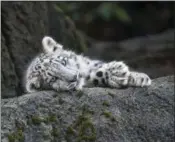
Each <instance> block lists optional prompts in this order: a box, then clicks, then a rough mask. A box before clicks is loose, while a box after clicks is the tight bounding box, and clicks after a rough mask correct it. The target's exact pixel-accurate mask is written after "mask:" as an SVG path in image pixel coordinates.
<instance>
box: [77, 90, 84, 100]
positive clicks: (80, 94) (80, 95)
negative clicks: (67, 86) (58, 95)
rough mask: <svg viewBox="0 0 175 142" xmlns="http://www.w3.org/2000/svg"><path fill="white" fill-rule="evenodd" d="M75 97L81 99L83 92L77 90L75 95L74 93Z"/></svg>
mask: <svg viewBox="0 0 175 142" xmlns="http://www.w3.org/2000/svg"><path fill="white" fill-rule="evenodd" d="M76 95H77V96H78V97H79V98H81V97H82V96H83V91H81V90H78V91H77V93H76Z"/></svg>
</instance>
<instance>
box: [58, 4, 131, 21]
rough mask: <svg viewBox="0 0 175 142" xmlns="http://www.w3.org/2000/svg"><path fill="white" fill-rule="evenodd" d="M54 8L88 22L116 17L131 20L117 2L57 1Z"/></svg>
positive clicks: (121, 19)
mask: <svg viewBox="0 0 175 142" xmlns="http://www.w3.org/2000/svg"><path fill="white" fill-rule="evenodd" d="M55 7H56V10H59V9H60V8H61V9H62V10H63V11H64V13H65V14H66V15H68V16H70V17H71V18H72V19H73V20H74V21H82V20H83V21H85V22H86V23H90V22H92V21H93V20H95V19H98V18H102V19H103V20H104V21H110V20H111V19H118V20H120V21H122V22H131V18H130V16H129V14H128V13H127V11H126V10H125V9H124V8H123V7H121V6H120V5H119V4H118V3H117V2H115V3H111V2H110V3H109V2H98V3H97V2H93V3H87V2H58V3H57V5H56V6H55Z"/></svg>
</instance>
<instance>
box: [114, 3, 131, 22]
mask: <svg viewBox="0 0 175 142" xmlns="http://www.w3.org/2000/svg"><path fill="white" fill-rule="evenodd" d="M115 8H116V9H115V11H114V13H115V16H116V17H117V18H118V19H119V20H121V21H123V22H131V18H130V16H129V15H128V13H127V12H126V10H125V9H123V8H121V7H120V6H119V5H116V6H115Z"/></svg>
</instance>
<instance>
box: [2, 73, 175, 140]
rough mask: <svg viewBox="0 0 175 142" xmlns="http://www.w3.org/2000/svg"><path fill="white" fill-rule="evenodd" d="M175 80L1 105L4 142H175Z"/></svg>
mask: <svg viewBox="0 0 175 142" xmlns="http://www.w3.org/2000/svg"><path fill="white" fill-rule="evenodd" d="M173 107H174V76H167V77H162V78H158V79H155V80H154V81H153V83H152V85H151V86H150V87H148V88H128V89H125V90H122V89H121V90H117V89H109V88H86V89H84V91H83V92H72V93H70V92H62V93H57V92H53V91H42V92H37V93H33V94H25V95H23V96H20V97H15V98H10V99H2V100H1V110H2V112H1V125H2V126H1V139H2V142H8V141H9V142H17V141H20V142H21V141H24V142H77V141H79V142H88V141H89V142H93V141H95V142H173V141H174V138H175V137H174V115H173V114H174V108H173Z"/></svg>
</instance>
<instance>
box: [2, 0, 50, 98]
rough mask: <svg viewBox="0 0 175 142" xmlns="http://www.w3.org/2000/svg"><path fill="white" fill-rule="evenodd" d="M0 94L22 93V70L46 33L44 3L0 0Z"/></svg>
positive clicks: (6, 95)
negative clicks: (0, 41) (0, 4)
mask: <svg viewBox="0 0 175 142" xmlns="http://www.w3.org/2000/svg"><path fill="white" fill-rule="evenodd" d="M1 14H2V46H1V47H2V71H1V75H2V82H1V83H2V97H3V98H7V97H14V96H17V95H20V94H21V92H22V85H21V84H22V78H23V75H24V71H25V69H26V67H27V65H28V64H29V62H30V61H31V60H32V58H33V57H34V56H36V55H37V54H38V53H39V52H40V51H41V42H40V41H41V40H42V38H43V36H44V35H45V34H47V33H48V28H47V24H48V23H47V22H48V21H47V16H46V15H47V7H46V3H45V2H42V3H41V2H6V1H4V2H2V13H1Z"/></svg>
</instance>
